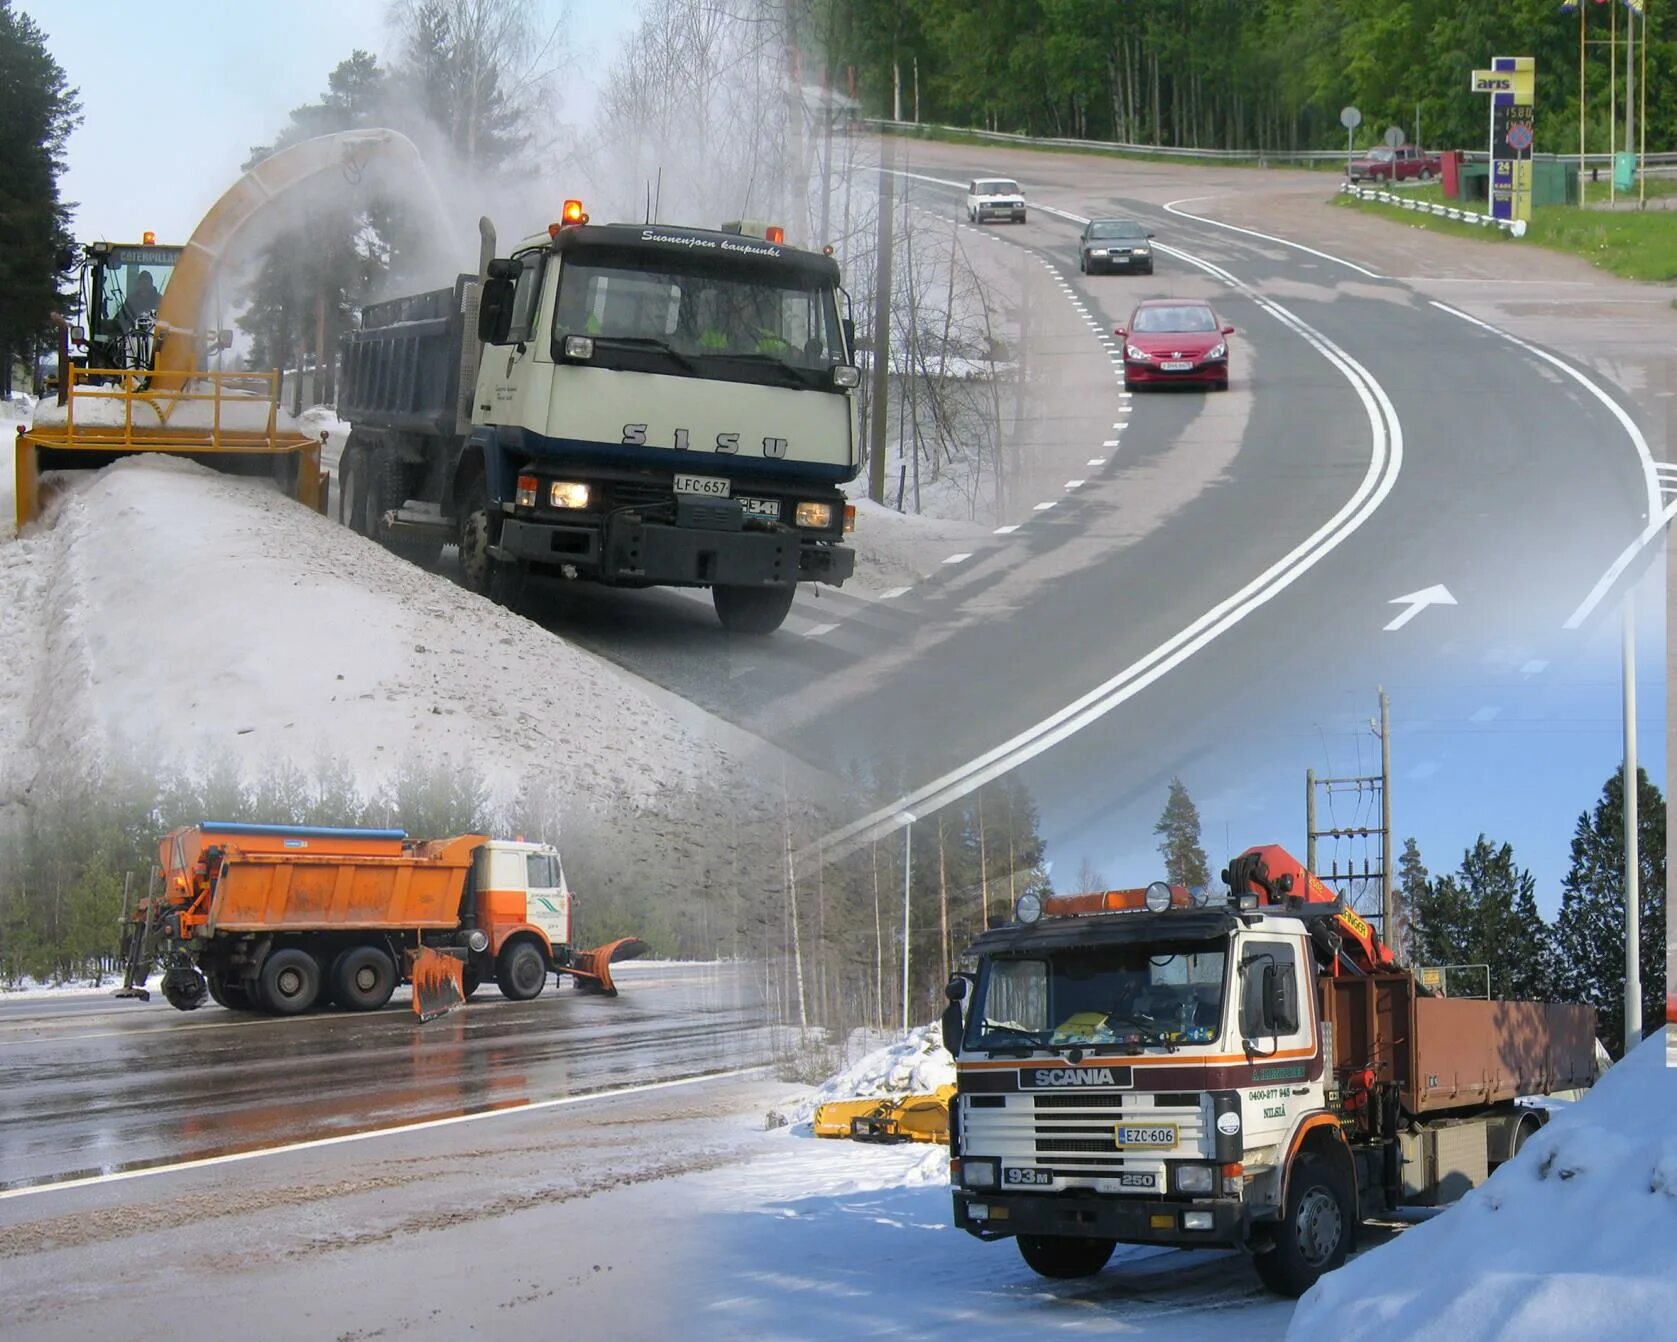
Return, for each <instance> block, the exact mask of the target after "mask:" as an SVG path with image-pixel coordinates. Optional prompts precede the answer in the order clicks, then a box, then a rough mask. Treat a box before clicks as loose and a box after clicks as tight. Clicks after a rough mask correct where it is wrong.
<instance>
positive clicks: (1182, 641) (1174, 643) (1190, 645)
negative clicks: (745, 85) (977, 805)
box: [800, 183, 1403, 860]
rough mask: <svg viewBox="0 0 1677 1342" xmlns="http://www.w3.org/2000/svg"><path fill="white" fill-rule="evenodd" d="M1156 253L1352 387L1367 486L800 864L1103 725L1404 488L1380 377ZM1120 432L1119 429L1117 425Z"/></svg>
mask: <svg viewBox="0 0 1677 1342" xmlns="http://www.w3.org/2000/svg"><path fill="white" fill-rule="evenodd" d="M952 185H958V183H957V184H952ZM1158 250H1159V251H1161V252H1164V253H1166V254H1167V255H1170V256H1174V257H1176V258H1177V259H1179V260H1181V261H1184V262H1186V263H1187V264H1189V265H1192V266H1195V267H1197V268H1198V269H1200V270H1203V271H1204V272H1206V273H1207V274H1208V275H1211V276H1212V277H1213V278H1215V279H1220V280H1223V281H1225V282H1227V283H1228V284H1229V285H1230V286H1231V287H1233V288H1236V289H1238V290H1240V291H1241V292H1242V293H1244V294H1245V295H1246V296H1247V297H1249V298H1250V299H1251V301H1252V302H1253V303H1254V304H1255V305H1256V306H1257V307H1258V308H1259V309H1261V310H1262V311H1264V312H1267V313H1269V314H1270V315H1271V316H1272V317H1274V318H1275V319H1276V320H1277V321H1279V322H1280V323H1281V324H1282V325H1283V326H1286V327H1287V328H1288V329H1289V330H1291V331H1293V332H1294V333H1295V334H1297V335H1298V336H1300V337H1301V338H1302V339H1303V340H1304V341H1305V342H1306V343H1307V344H1309V345H1310V346H1311V347H1312V348H1313V349H1315V350H1316V351H1317V352H1318V353H1319V354H1321V355H1322V357H1323V358H1324V359H1326V360H1327V361H1328V362H1329V363H1330V364H1331V365H1332V366H1333V367H1334V368H1335V369H1336V370H1337V371H1338V372H1340V373H1341V374H1342V375H1343V376H1344V377H1345V379H1346V380H1347V381H1348V382H1350V384H1351V387H1352V390H1353V391H1354V392H1355V393H1356V395H1357V399H1358V400H1359V401H1360V402H1361V403H1362V407H1363V412H1364V414H1365V415H1366V416H1367V417H1368V424H1369V432H1370V438H1371V442H1370V451H1369V460H1368V468H1367V470H1366V471H1365V472H1364V474H1363V478H1362V480H1361V481H1360V482H1359V483H1358V485H1357V487H1356V489H1355V490H1354V491H1353V492H1352V494H1351V496H1350V497H1349V498H1348V499H1347V500H1346V501H1345V502H1344V503H1343V504H1342V505H1341V506H1340V507H1339V509H1338V510H1337V511H1336V512H1335V513H1334V514H1333V515H1332V516H1331V517H1329V518H1328V519H1327V520H1326V521H1325V522H1323V523H1322V524H1321V526H1319V527H1317V528H1316V530H1315V531H1313V532H1312V533H1311V534H1310V535H1309V536H1307V537H1305V539H1304V540H1302V541H1301V542H1299V544H1297V545H1296V546H1294V547H1293V548H1292V549H1291V550H1289V551H1288V552H1287V553H1286V554H1284V555H1283V556H1281V558H1280V559H1278V560H1276V561H1275V562H1274V563H1273V564H1271V565H1270V566H1269V567H1268V568H1267V569H1265V570H1264V571H1263V572H1262V573H1260V574H1259V575H1258V576H1257V577H1255V578H1253V579H1252V580H1251V581H1250V582H1248V583H1247V584H1246V585H1245V586H1243V587H1242V588H1240V589H1239V590H1238V591H1236V592H1234V593H1233V594H1231V595H1230V596H1228V597H1225V598H1224V599H1223V600H1222V601H1220V602H1218V603H1217V605H1215V606H1213V607H1212V608H1211V609H1210V610H1208V611H1206V612H1204V613H1203V614H1202V615H1200V616H1199V617H1198V618H1197V619H1195V620H1193V621H1192V622H1191V623H1190V624H1188V625H1187V626H1186V627H1184V628H1183V629H1181V630H1179V631H1178V632H1177V633H1176V634H1174V635H1172V636H1171V637H1170V638H1169V639H1167V640H1166V641H1165V642H1163V643H1161V644H1159V645H1158V646H1157V647H1155V648H1154V649H1152V650H1151V651H1150V652H1147V653H1145V654H1143V655H1142V656H1141V657H1140V658H1138V659H1137V660H1136V661H1134V662H1132V663H1131V664H1130V665H1129V666H1127V667H1125V668H1124V669H1123V670H1121V671H1119V672H1118V673H1117V674H1116V675H1114V676H1112V677H1111V678H1110V679H1108V680H1106V681H1103V682H1102V683H1101V684H1099V685H1096V686H1095V687H1094V688H1093V689H1091V690H1089V691H1087V692H1086V693H1085V694H1083V695H1081V696H1080V697H1078V698H1077V699H1075V700H1073V701H1072V702H1071V703H1069V704H1067V705H1066V706H1065V707H1063V708H1061V709H1059V710H1057V711H1056V712H1054V713H1052V714H1050V715H1049V716H1048V717H1047V718H1044V719H1043V720H1042V721H1040V722H1038V723H1035V724H1033V725H1032V726H1030V727H1027V728H1026V729H1025V730H1024V731H1022V732H1020V733H1018V734H1017V735H1015V736H1013V737H1011V738H1010V739H1008V740H1006V741H1003V742H1002V743H1001V744H1000V745H998V746H995V747H993V748H991V749H990V750H988V751H986V752H984V753H983V754H981V755H979V756H977V757H976V758H974V759H971V760H968V761H967V762H966V763H965V764H962V765H959V766H957V767H956V768H955V769H952V770H950V771H949V772H948V773H946V774H944V775H942V776H941V777H939V778H936V779H933V780H932V781H931V782H930V783H927V784H925V785H923V786H921V787H919V788H916V789H915V790H914V791H912V792H910V793H908V794H907V795H905V796H903V797H900V798H898V799H897V800H896V801H894V802H892V803H891V804H890V805H888V806H886V807H884V808H882V809H880V810H877V811H874V812H872V813H870V814H868V815H865V816H862V817H861V818H860V819H858V820H855V821H853V822H851V823H850V824H848V825H845V826H844V827H842V828H841V829H838V830H835V831H834V832H833V833H831V834H829V835H827V836H825V837H824V838H822V839H821V840H819V841H817V843H815V844H813V845H810V846H808V847H806V848H805V849H804V850H803V852H802V854H800V856H801V857H803V858H805V859H818V860H829V859H832V858H836V857H842V856H844V855H845V854H847V853H849V852H851V851H853V850H854V849H855V848H856V847H859V846H860V845H861V844H865V843H867V842H868V841H869V840H870V839H875V838H878V837H880V836H882V835H884V834H888V833H890V832H892V831H893V830H895V829H898V828H900V827H901V826H902V825H903V824H904V823H905V822H908V821H909V818H910V817H911V816H913V815H914V814H915V813H917V812H918V813H919V814H922V815H924V814H926V813H927V812H929V811H935V810H937V809H938V808H940V807H942V806H946V805H948V804H949V803H950V802H952V801H955V800H958V799H959V798H961V797H964V796H966V795H967V794H969V793H971V792H973V791H975V790H976V789H978V788H980V787H982V786H983V785H984V784H985V783H988V782H989V781H990V780H991V779H994V778H998V777H1000V776H1001V775H1003V774H1006V773H1009V772H1011V771H1012V770H1014V769H1016V768H1018V767H1019V766H1020V765H1021V764H1023V763H1025V762H1026V761H1027V760H1030V759H1034V758H1035V757H1036V756H1038V755H1040V754H1042V753H1043V752H1044V751H1046V750H1049V749H1051V748H1052V747H1053V746H1055V745H1058V744H1059V743H1060V742H1061V741H1064V740H1066V739H1067V738H1068V737H1070V736H1073V735H1075V734H1076V733H1077V732H1079V731H1081V730H1082V729H1083V728H1084V727H1087V726H1088V725H1089V724H1090V723H1092V722H1094V721H1096V720H1097V719H1099V718H1101V717H1104V716H1105V715H1106V714H1107V713H1110V712H1111V711H1112V710H1113V709H1115V708H1117V707H1118V706H1119V705H1120V704H1123V703H1125V702H1127V701H1128V700H1130V699H1132V698H1134V697H1135V696H1136V695H1137V694H1139V693H1140V692H1141V691H1142V690H1144V689H1146V688H1147V687H1148V686H1149V685H1151V684H1153V683H1154V682H1155V681H1157V680H1159V679H1160V678H1162V677H1163V676H1165V675H1167V674H1168V673H1169V672H1170V671H1172V670H1174V669H1175V668H1176V667H1177V666H1180V665H1181V664H1182V663H1183V662H1185V661H1186V660H1187V659H1188V658H1190V657H1192V656H1193V655H1194V654H1195V653H1196V652H1198V651H1200V650H1201V649H1203V648H1205V647H1206V646H1207V645H1209V644H1210V643H1212V642H1213V641H1214V640H1216V639H1217V638H1218V637H1220V636H1221V635H1222V634H1224V633H1226V632H1228V631H1229V630H1230V629H1232V628H1234V627H1235V626H1236V625H1237V624H1239V623H1240V622H1241V621H1242V620H1243V619H1245V618H1246V616H1248V615H1250V614H1251V613H1252V612H1253V611H1255V610H1258V609H1259V608H1261V607H1262V606H1265V605H1267V604H1268V603H1269V602H1270V601H1272V600H1274V599H1275V598H1276V597H1277V596H1279V595H1280V594H1281V593H1282V592H1284V591H1285V590H1286V589H1287V588H1289V587H1291V586H1292V585H1293V584H1294V583H1295V582H1297V581H1298V580H1299V579H1300V578H1302V577H1303V576H1304V575H1305V574H1306V573H1308V572H1309V571H1310V570H1311V569H1312V568H1314V567H1315V566H1316V565H1317V564H1318V563H1320V562H1321V561H1322V560H1323V559H1324V558H1326V557H1327V556H1328V555H1329V554H1331V553H1332V552H1333V551H1334V550H1336V549H1338V548H1339V546H1340V545H1342V544H1343V543H1344V542H1345V541H1346V540H1347V539H1349V538H1350V537H1351V536H1352V535H1354V534H1355V533H1356V532H1357V531H1358V530H1359V529H1360V528H1361V527H1362V526H1363V524H1364V523H1365V522H1367V521H1368V520H1369V518H1371V517H1373V516H1374V514H1375V512H1376V511H1378V509H1379V508H1380V506H1381V504H1383V503H1384V502H1385V501H1386V499H1387V497H1388V496H1389V495H1390V494H1391V492H1392V489H1393V487H1394V486H1395V485H1396V484H1397V479H1398V474H1399V472H1400V471H1401V469H1402V466H1403V425H1402V423H1401V422H1400V421H1399V419H1398V414H1397V408H1396V407H1395V406H1394V405H1393V404H1392V401H1391V398H1390V397H1389V396H1388V395H1387V394H1386V390H1385V388H1384V387H1382V386H1381V385H1380V383H1379V382H1378V381H1377V380H1376V379H1375V378H1374V376H1373V374H1371V373H1370V372H1369V371H1368V370H1367V369H1366V368H1364V367H1363V366H1362V365H1361V364H1360V363H1358V362H1357V361H1356V360H1355V359H1353V358H1352V357H1351V355H1350V354H1348V353H1347V352H1346V351H1345V350H1343V349H1341V348H1340V347H1339V346H1338V345H1336V344H1334V343H1333V341H1331V340H1330V339H1328V337H1327V336H1325V335H1323V334H1322V333H1321V332H1320V331H1318V330H1316V329H1315V328H1314V327H1312V326H1310V325H1309V324H1308V323H1306V322H1304V321H1302V320H1301V319H1300V318H1299V317H1298V316H1296V315H1295V314H1294V313H1292V312H1291V311H1289V310H1288V309H1287V308H1285V307H1283V306H1282V305H1281V304H1279V303H1276V302H1274V301H1273V300H1271V299H1268V298H1265V297H1264V296H1263V295H1262V294H1260V293H1258V292H1257V291H1256V290H1255V289H1253V288H1252V286H1250V285H1248V284H1246V283H1245V282H1244V281H1241V280H1238V279H1236V278H1235V277H1234V276H1233V275H1231V274H1230V273H1229V272H1228V271H1226V270H1223V269H1222V268H1221V267H1219V266H1216V265H1213V264H1212V263H1211V262H1209V261H1205V260H1202V259H1201V258H1200V257H1198V256H1195V255H1193V254H1192V253H1189V252H1184V251H1182V250H1181V249H1180V248H1177V247H1160V248H1158ZM1113 427H1114V428H1119V427H1121V426H1120V425H1117V424H1115V425H1113ZM1052 506H1053V505H1052V504H1038V505H1037V508H1038V510H1039V511H1040V510H1041V509H1043V508H1045V507H1052Z"/></svg>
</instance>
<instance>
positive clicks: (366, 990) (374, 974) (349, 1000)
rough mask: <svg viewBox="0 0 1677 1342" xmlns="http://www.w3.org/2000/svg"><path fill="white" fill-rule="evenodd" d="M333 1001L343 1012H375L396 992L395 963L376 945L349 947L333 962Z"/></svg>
mask: <svg viewBox="0 0 1677 1342" xmlns="http://www.w3.org/2000/svg"><path fill="white" fill-rule="evenodd" d="M331 978H332V1000H333V1001H334V1002H336V1003H337V1004H338V1005H339V1006H341V1007H342V1008H343V1009H344V1010H345V1011H377V1010H379V1008H381V1007H382V1006H383V1005H384V1004H385V1003H386V1002H388V1001H389V1000H390V994H391V993H393V992H395V991H396V962H395V961H394V960H392V959H391V958H390V956H389V955H388V954H387V953H386V952H385V951H383V950H381V949H380V948H379V947H377V946H351V947H350V948H349V949H348V950H346V951H343V952H341V953H340V954H339V956H338V958H337V959H336V960H334V961H333V962H332V975H331Z"/></svg>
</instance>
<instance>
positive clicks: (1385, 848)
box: [1380, 686, 1398, 955]
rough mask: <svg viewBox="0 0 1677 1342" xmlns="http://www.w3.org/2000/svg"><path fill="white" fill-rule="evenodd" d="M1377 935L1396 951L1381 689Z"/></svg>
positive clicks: (1388, 748) (1388, 750)
mask: <svg viewBox="0 0 1677 1342" xmlns="http://www.w3.org/2000/svg"><path fill="white" fill-rule="evenodd" d="M1380 935H1381V936H1382V937H1384V938H1385V941H1386V945H1387V946H1389V947H1390V948H1391V950H1392V954H1393V955H1396V954H1397V953H1398V934H1397V911H1396V909H1395V908H1394V904H1393V900H1392V715H1391V705H1390V704H1389V703H1388V702H1387V699H1386V690H1385V688H1384V687H1383V686H1382V687H1381V690H1380Z"/></svg>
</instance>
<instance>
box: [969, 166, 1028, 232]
mask: <svg viewBox="0 0 1677 1342" xmlns="http://www.w3.org/2000/svg"><path fill="white" fill-rule="evenodd" d="M986 219H1011V220H1013V222H1014V223H1016V224H1022V223H1024V222H1025V193H1024V192H1023V191H1021V190H1020V189H1019V183H1018V182H1015V181H1012V180H1010V179H1009V178H1006V177H975V178H974V179H973V180H972V181H971V182H969V183H968V184H967V220H968V222H970V223H974V224H982V223H983V222H984V221H985V220H986Z"/></svg>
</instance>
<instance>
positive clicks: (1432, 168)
mask: <svg viewBox="0 0 1677 1342" xmlns="http://www.w3.org/2000/svg"><path fill="white" fill-rule="evenodd" d="M1442 171H1443V166H1442V161H1441V160H1440V159H1439V157H1438V155H1437V154H1429V153H1428V152H1427V151H1426V150H1425V149H1419V148H1417V147H1416V146H1414V145H1412V144H1404V145H1399V146H1398V147H1397V148H1396V149H1390V148H1386V147H1381V148H1379V149H1371V150H1369V152H1368V153H1367V154H1365V155H1363V157H1362V158H1357V159H1352V160H1351V162H1350V164H1349V165H1347V167H1346V169H1345V175H1346V176H1347V177H1349V178H1350V179H1351V180H1352V181H1353V182H1391V181H1398V182H1403V181H1408V180H1410V179H1412V178H1419V179H1420V180H1421V181H1423V182H1430V181H1431V180H1432V179H1433V178H1434V177H1437V176H1438V175H1439V174H1440V173H1441V172H1442Z"/></svg>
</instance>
